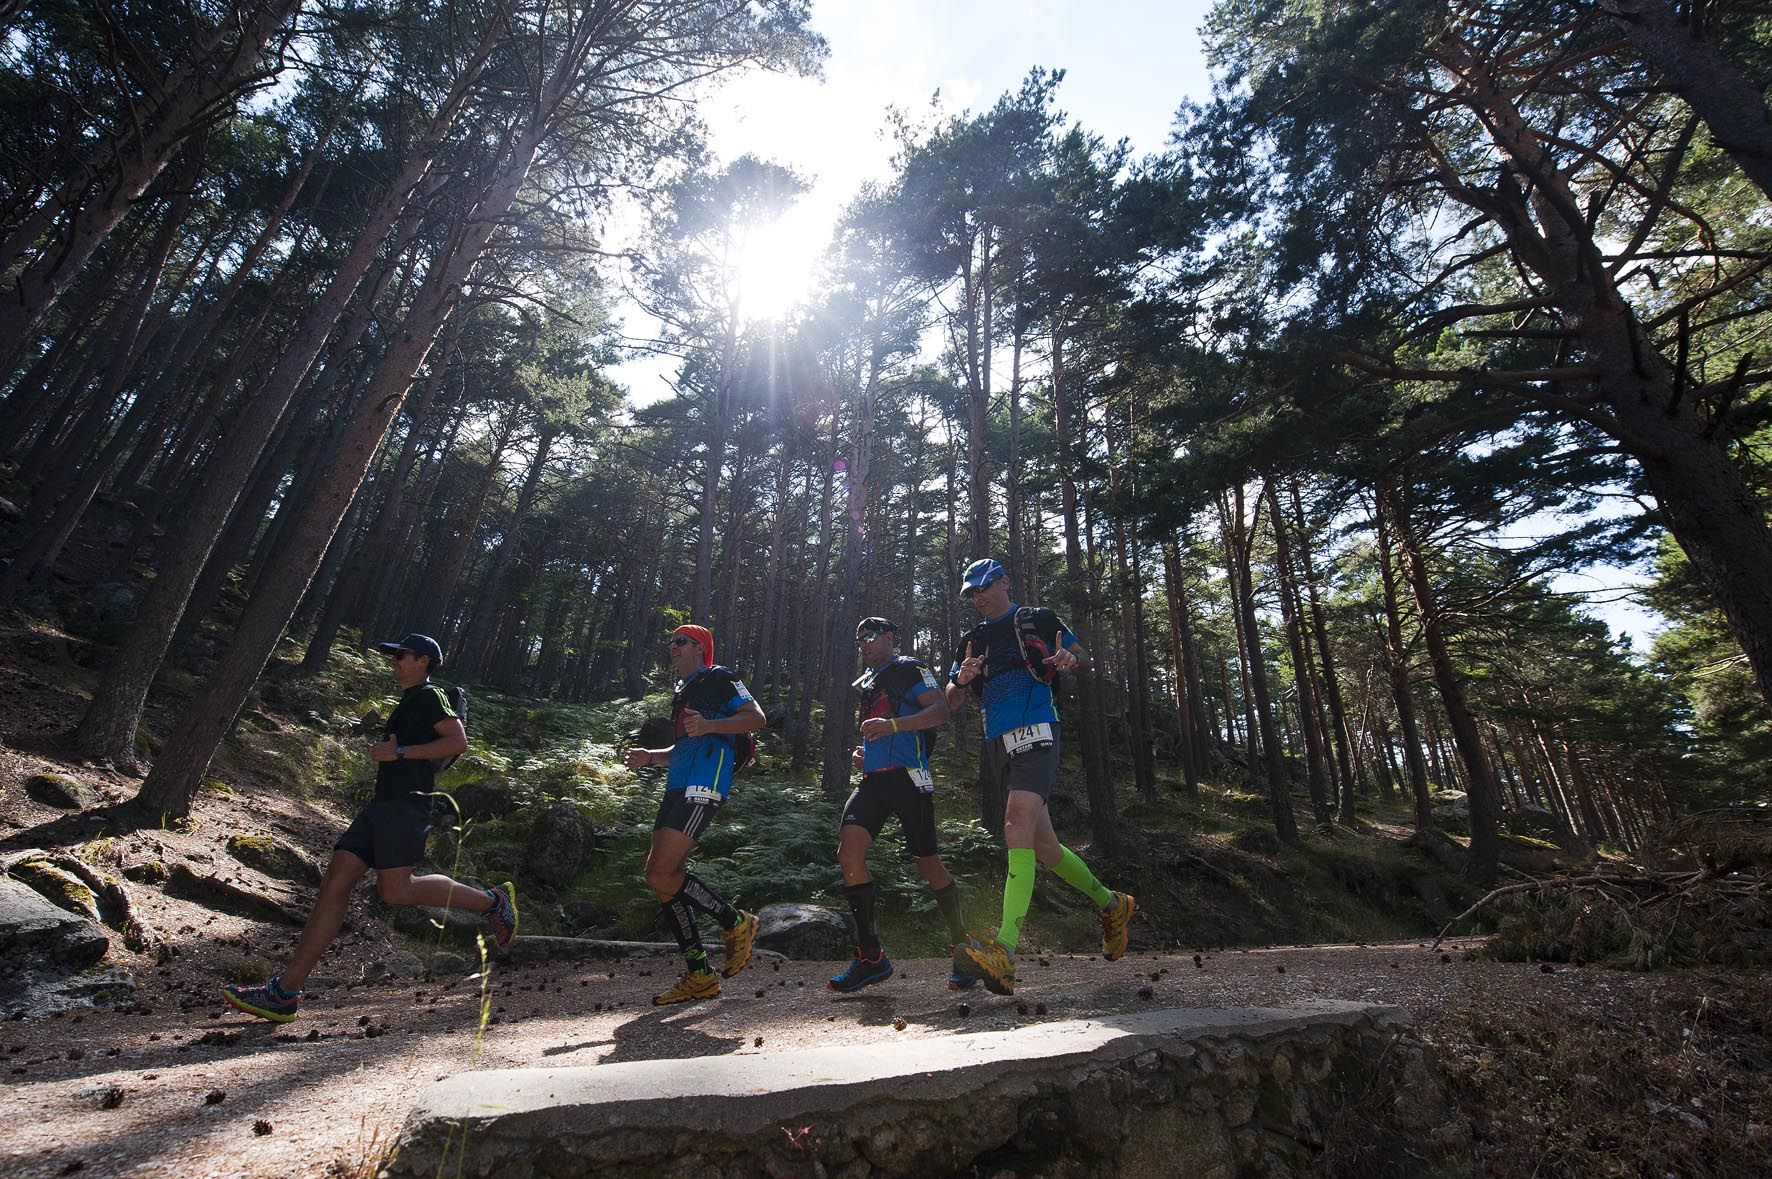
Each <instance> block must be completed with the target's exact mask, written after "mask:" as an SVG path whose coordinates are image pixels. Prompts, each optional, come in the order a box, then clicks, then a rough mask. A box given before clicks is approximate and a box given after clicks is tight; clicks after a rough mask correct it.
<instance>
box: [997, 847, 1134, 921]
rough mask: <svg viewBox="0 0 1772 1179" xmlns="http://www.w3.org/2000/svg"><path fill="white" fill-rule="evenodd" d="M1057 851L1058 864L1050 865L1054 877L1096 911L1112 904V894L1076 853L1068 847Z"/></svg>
mask: <svg viewBox="0 0 1772 1179" xmlns="http://www.w3.org/2000/svg"><path fill="white" fill-rule="evenodd" d="M1058 850H1059V857H1058V863H1056V864H1054V865H1052V874H1053V875H1054V876H1056V877H1058V878H1059V879H1060V880H1062V881H1064V882H1065V883H1066V884H1068V885H1070V886H1071V887H1072V888H1074V889H1076V890H1077V891H1078V892H1080V893H1082V894H1083V895H1084V896H1086V897H1088V898H1089V899H1090V900H1092V901H1094V902H1095V906H1096V908H1098V909H1105V908H1107V907H1108V906H1109V905H1111V904H1113V903H1114V894H1113V892H1112V891H1110V890H1109V889H1108V888H1106V887H1105V886H1104V885H1103V884H1102V883H1101V881H1099V880H1097V879H1096V878H1095V873H1093V872H1091V871H1090V870H1089V865H1088V864H1085V863H1084V862H1083V861H1082V860H1079V859H1078V858H1077V853H1076V852H1074V851H1072V850H1071V849H1070V848H1068V847H1060V848H1059V849H1058ZM1012 854H1013V853H1012Z"/></svg>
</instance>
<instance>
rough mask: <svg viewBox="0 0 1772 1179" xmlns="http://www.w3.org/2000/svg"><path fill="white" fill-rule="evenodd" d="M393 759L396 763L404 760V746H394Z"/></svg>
mask: <svg viewBox="0 0 1772 1179" xmlns="http://www.w3.org/2000/svg"><path fill="white" fill-rule="evenodd" d="M394 759H395V760H396V761H404V760H406V746H404V745H396V746H394Z"/></svg>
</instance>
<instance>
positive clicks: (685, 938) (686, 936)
mask: <svg viewBox="0 0 1772 1179" xmlns="http://www.w3.org/2000/svg"><path fill="white" fill-rule="evenodd" d="M659 910H660V911H661V912H662V913H663V914H664V922H665V928H667V929H669V930H670V931H671V936H672V937H674V938H676V939H677V948H678V949H679V950H681V951H683V958H684V960H685V961H687V962H688V963H689V968H690V969H691V970H706V969H707V968H708V954H707V951H706V950H704V949H702V947H701V930H699V929H697V928H696V927H695V914H694V913H691V912H690V911H689V906H688V905H686V904H684V903H683V895H682V894H681V893H679V894H677V895H676V896H674V897H672V898H671V899H670V900H668V901H665V902H664V903H663V904H661V905H659Z"/></svg>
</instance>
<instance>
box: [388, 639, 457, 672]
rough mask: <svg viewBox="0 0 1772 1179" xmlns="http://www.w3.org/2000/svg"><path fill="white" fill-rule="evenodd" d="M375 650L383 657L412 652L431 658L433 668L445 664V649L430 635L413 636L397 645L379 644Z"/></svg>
mask: <svg viewBox="0 0 1772 1179" xmlns="http://www.w3.org/2000/svg"><path fill="white" fill-rule="evenodd" d="M375 649H376V650H377V651H380V652H381V653H382V654H383V655H397V654H399V653H400V652H401V651H411V652H412V653H413V654H414V655H424V656H427V657H429V659H430V661H431V666H432V667H436V666H437V665H438V664H439V663H442V662H443V648H442V647H441V646H439V645H438V643H437V640H436V639H433V638H432V637H431V636H430V635H420V634H411V635H407V636H406V637H405V638H403V639H401V640H400V641H399V642H397V643H377V644H376V645H375Z"/></svg>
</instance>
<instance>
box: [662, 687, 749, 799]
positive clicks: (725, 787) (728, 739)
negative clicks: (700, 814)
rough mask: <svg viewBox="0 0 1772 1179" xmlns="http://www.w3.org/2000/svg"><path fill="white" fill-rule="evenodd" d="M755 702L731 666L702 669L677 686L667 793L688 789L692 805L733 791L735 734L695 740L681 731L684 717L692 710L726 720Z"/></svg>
mask: <svg viewBox="0 0 1772 1179" xmlns="http://www.w3.org/2000/svg"><path fill="white" fill-rule="evenodd" d="M750 702H751V694H750V693H749V692H748V691H746V690H745V686H744V681H743V680H740V679H739V678H738V673H737V672H735V671H733V670H732V669H731V668H730V667H721V666H719V665H717V664H716V665H715V666H713V667H704V668H702V669H701V670H700V671H698V672H696V673H695V674H694V675H692V676H690V677H689V678H688V679H686V680H684V681H683V682H682V683H681V684H680V685H678V687H677V696H676V699H675V700H673V701H672V702H671V728H672V730H673V733H674V735H675V737H676V744H674V745H672V746H671V764H670V769H669V770H668V771H667V772H666V775H665V789H666V790H681V791H684V792H685V794H686V795H687V796H688V798H689V801H691V802H715V801H718V802H724V801H725V800H726V795H727V793H728V792H729V791H730V790H731V789H732V773H733V771H734V770H735V769H736V768H737V767H736V765H735V764H734V763H735V761H736V751H737V748H738V743H739V737H738V736H737V735H736V734H726V733H703V734H702V735H701V736H699V737H691V736H690V735H689V734H688V733H687V732H685V731H684V729H683V718H684V717H686V716H687V715H688V714H689V712H690V710H692V709H693V710H694V711H696V712H699V713H701V715H702V716H704V717H706V718H707V719H708V720H722V719H724V718H726V717H729V716H733V715H735V714H736V713H737V712H738V710H739V709H741V708H743V707H744V706H745V705H746V704H749V703H750Z"/></svg>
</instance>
